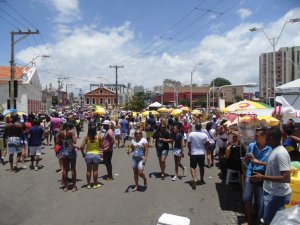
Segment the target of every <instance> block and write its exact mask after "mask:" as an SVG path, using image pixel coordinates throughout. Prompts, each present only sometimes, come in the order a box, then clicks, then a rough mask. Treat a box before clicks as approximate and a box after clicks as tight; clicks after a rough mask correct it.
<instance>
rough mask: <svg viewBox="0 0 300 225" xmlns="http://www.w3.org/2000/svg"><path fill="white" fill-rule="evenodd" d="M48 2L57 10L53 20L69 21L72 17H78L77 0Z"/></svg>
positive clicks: (51, 0)
mask: <svg viewBox="0 0 300 225" xmlns="http://www.w3.org/2000/svg"><path fill="white" fill-rule="evenodd" d="M48 3H50V4H51V6H52V7H54V9H55V11H57V12H58V14H56V15H55V16H54V18H53V19H54V21H55V22H59V23H69V22H72V21H73V20H74V19H80V16H79V15H80V9H79V1H78V0H50V1H49V2H48Z"/></svg>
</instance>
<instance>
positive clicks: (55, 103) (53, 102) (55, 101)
mask: <svg viewBox="0 0 300 225" xmlns="http://www.w3.org/2000/svg"><path fill="white" fill-rule="evenodd" d="M52 105H53V106H56V105H58V97H57V96H53V97H52Z"/></svg>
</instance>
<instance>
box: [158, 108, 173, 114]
mask: <svg viewBox="0 0 300 225" xmlns="http://www.w3.org/2000/svg"><path fill="white" fill-rule="evenodd" d="M157 112H159V113H169V112H171V110H170V109H168V108H166V107H162V108H160V109H158V110H157Z"/></svg>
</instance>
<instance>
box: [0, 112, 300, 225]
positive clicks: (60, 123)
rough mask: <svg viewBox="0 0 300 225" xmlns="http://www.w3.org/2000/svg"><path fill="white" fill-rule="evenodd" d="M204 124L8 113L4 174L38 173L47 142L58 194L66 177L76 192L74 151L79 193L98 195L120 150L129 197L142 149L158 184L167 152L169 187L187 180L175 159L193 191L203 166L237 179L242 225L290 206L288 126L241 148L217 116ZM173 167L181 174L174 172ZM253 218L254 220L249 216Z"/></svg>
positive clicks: (140, 173) (2, 128) (1, 134)
mask: <svg viewBox="0 0 300 225" xmlns="http://www.w3.org/2000/svg"><path fill="white" fill-rule="evenodd" d="M209 118H210V119H209V120H208V121H206V122H205V123H204V124H203V123H202V124H201V123H200V122H198V121H196V123H195V124H194V125H193V124H192V122H191V121H192V119H191V115H190V114H188V113H186V114H183V115H182V116H180V117H176V118H173V117H172V116H169V115H168V116H166V115H164V116H161V117H158V118H155V117H154V115H152V114H151V113H150V114H149V116H148V117H147V118H145V119H143V118H141V117H140V116H139V115H138V116H137V117H133V115H132V114H131V113H128V114H121V115H120V119H118V120H115V119H113V118H111V117H110V116H109V115H105V116H99V115H97V114H93V113H91V114H87V115H86V116H85V115H84V113H83V112H82V111H77V112H71V113H66V114H65V115H63V116H62V114H61V115H59V114H58V113H56V112H54V113H52V115H51V116H48V115H47V114H38V115H33V114H31V115H28V116H21V117H20V116H18V115H17V114H13V115H11V116H10V117H9V118H4V116H3V115H0V158H1V163H3V165H4V164H5V156H6V152H7V154H8V160H9V165H10V170H11V171H12V172H17V171H18V169H19V167H18V164H19V163H21V164H22V166H23V167H25V158H26V156H30V162H31V163H30V166H29V168H30V169H32V170H36V171H38V170H39V169H40V165H39V161H40V156H41V152H42V146H43V145H51V144H52V141H53V144H54V145H53V146H52V147H53V149H54V151H55V155H56V157H57V159H58V162H59V165H60V170H59V171H58V173H60V174H61V176H62V182H61V184H62V187H63V190H64V191H68V190H69V187H68V172H69V171H71V176H72V186H71V190H72V191H73V192H75V191H77V190H78V188H77V186H76V158H77V153H78V152H80V153H81V154H82V156H83V158H84V160H85V162H86V188H87V189H91V188H93V189H98V188H100V187H101V183H100V182H98V178H99V174H98V168H99V164H100V163H103V164H104V165H105V168H106V172H107V175H106V176H104V179H105V180H106V181H111V180H113V179H114V177H113V167H112V156H113V150H114V148H123V147H126V149H127V153H128V155H130V154H132V169H133V178H134V187H133V191H139V190H140V188H141V186H140V185H139V177H140V178H142V180H143V187H144V188H147V178H146V175H145V174H144V167H145V165H146V163H147V159H148V152H149V149H150V148H155V150H156V155H157V158H158V165H159V168H160V175H159V176H160V178H161V179H162V180H164V179H165V178H166V173H165V171H166V166H167V165H166V159H167V156H168V155H169V153H170V151H171V152H172V154H173V157H174V176H172V178H171V179H172V181H176V180H178V179H181V178H182V177H184V176H187V168H186V166H184V165H183V164H182V162H181V159H182V157H185V156H189V163H190V165H189V167H190V173H191V177H192V181H191V187H192V189H196V188H197V185H203V184H205V167H207V168H211V167H214V166H218V167H219V168H220V170H221V172H222V174H223V176H224V177H225V175H226V169H233V170H237V171H241V172H243V173H244V177H245V179H244V188H243V202H244V206H245V215H246V218H247V224H256V223H258V222H259V221H261V220H262V221H263V222H264V224H270V222H271V221H272V218H273V217H274V215H275V213H276V212H277V211H278V210H281V209H283V208H284V206H285V204H287V203H288V202H289V200H290V196H291V188H290V186H289V182H290V176H291V175H290V161H291V160H297V161H299V160H300V158H299V154H300V153H299V150H298V143H299V142H300V138H299V137H297V136H296V135H295V127H294V124H293V123H292V121H289V122H288V123H286V124H283V125H282V128H281V129H280V128H279V127H273V128H269V129H266V128H259V129H257V131H256V135H255V140H254V141H253V143H251V144H249V146H245V145H243V144H242V143H241V141H240V135H239V133H238V132H237V131H236V130H232V129H229V128H228V127H227V125H226V119H223V118H222V117H221V115H219V114H212V115H210V117H209ZM5 119H6V121H5ZM84 121H86V123H87V132H85V134H86V135H84V137H83V141H82V142H81V143H77V141H78V138H79V137H80V132H81V131H82V128H83V123H84ZM14 156H16V157H15V158H14ZM215 160H217V161H218V163H217V164H216V163H215ZM179 168H180V169H181V170H182V173H179ZM197 168H199V177H200V179H199V180H198V175H197ZM92 177H93V183H91V178H92ZM253 202H254V204H253ZM253 206H254V209H253ZM253 211H254V212H255V217H253V216H252V213H253Z"/></svg>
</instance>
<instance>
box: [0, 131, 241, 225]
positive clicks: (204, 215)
mask: <svg viewBox="0 0 300 225" xmlns="http://www.w3.org/2000/svg"><path fill="white" fill-rule="evenodd" d="M83 133H84V132H83ZM81 140H82V139H79V143H81ZM43 152H44V154H43V156H42V158H43V160H42V161H41V165H43V168H42V169H41V170H39V171H38V172H36V171H33V170H29V169H23V170H20V171H19V172H18V173H12V172H10V171H9V170H8V169H9V165H8V164H6V165H5V166H3V167H2V168H1V167H0V182H1V186H0V224H1V225H2V224H3V225H4V224H5V225H6V224H24V225H25V224H26V225H27V224H28V225H29V224H49V225H50V224H51V225H59V224H64V225H68V224H80V225H82V224H114V225H117V224H128V225H129V224H130V225H132V224H138V225H153V224H157V220H158V218H159V216H160V215H161V214H162V213H171V214H176V215H180V216H186V217H188V218H190V219H191V224H192V225H196V224H213V225H221V224H222V225H225V224H238V220H240V219H241V218H242V216H243V214H242V205H241V201H240V199H241V192H240V188H239V187H238V186H236V185H234V184H231V185H229V186H225V185H224V184H223V183H222V180H221V179H219V177H218V173H219V170H218V169H217V168H216V167H213V168H210V169H206V170H205V181H206V184H205V185H201V186H197V189H196V190H192V189H191V187H190V185H189V181H190V179H191V176H190V174H189V173H188V175H187V177H184V178H183V179H182V180H178V181H171V177H167V178H166V179H165V180H161V179H160V178H156V177H155V175H156V174H158V172H159V166H158V161H157V158H156V153H155V149H154V148H151V149H150V152H149V158H148V162H147V164H146V167H145V173H146V174H147V176H148V177H149V179H148V188H147V189H146V190H145V191H143V192H132V189H131V185H133V174H132V169H131V160H130V157H128V156H127V154H126V152H125V150H124V149H115V151H114V155H113V173H114V177H115V180H114V181H111V182H105V181H103V179H102V178H100V182H101V183H103V186H102V187H101V188H100V189H97V190H93V189H91V190H87V189H86V188H85V184H86V182H85V162H84V160H83V158H82V157H81V154H79V155H78V158H77V178H78V183H77V186H78V188H79V190H78V191H77V192H74V193H73V192H71V191H68V192H66V193H65V192H63V190H62V189H61V186H60V179H61V176H60V175H59V174H57V173H56V172H55V171H56V169H58V162H57V159H56V158H55V156H54V150H53V147H52V148H50V147H48V146H47V147H45V149H44V150H43ZM170 153H171V152H170ZM170 153H169V157H168V160H167V170H166V172H167V173H168V174H170V175H173V174H174V160H173V156H172V155H171V154H170ZM188 159H189V158H188V157H185V158H184V159H183V163H184V164H185V165H187V166H188ZM26 165H29V162H27V163H26ZM99 172H100V173H99V175H100V176H103V175H104V174H105V167H104V165H101V166H100V169H99ZM209 177H211V178H209ZM141 183H142V181H141Z"/></svg>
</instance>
